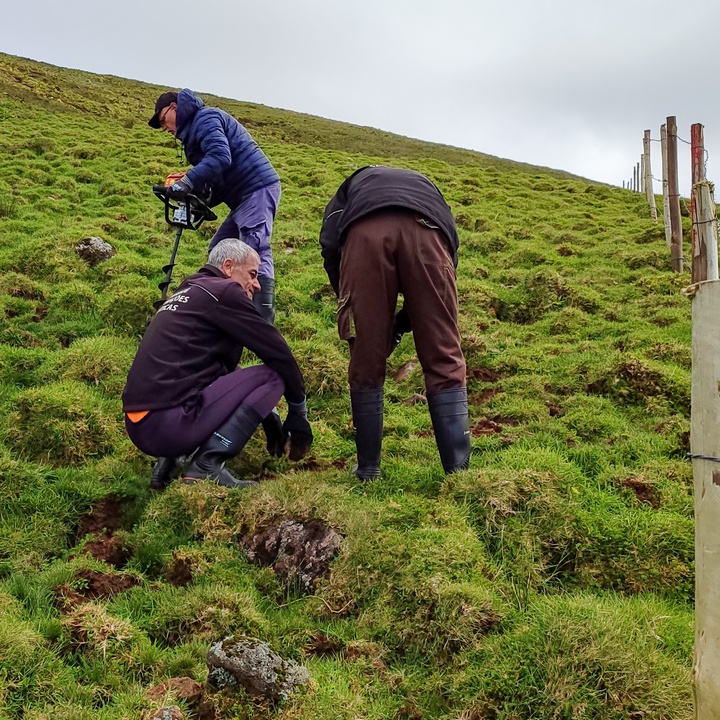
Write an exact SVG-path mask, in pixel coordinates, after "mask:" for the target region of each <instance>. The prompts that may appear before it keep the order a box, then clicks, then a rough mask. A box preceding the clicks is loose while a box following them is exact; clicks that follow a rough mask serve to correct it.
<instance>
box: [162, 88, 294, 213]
mask: <svg viewBox="0 0 720 720" xmlns="http://www.w3.org/2000/svg"><path fill="white" fill-rule="evenodd" d="M176 127H177V137H178V139H179V140H180V141H181V142H182V144H183V146H184V147H185V154H186V155H187V159H188V161H189V162H190V163H191V164H192V165H194V166H195V167H193V168H192V169H191V170H190V171H189V172H188V173H187V178H188V180H189V181H190V182H191V183H192V184H193V189H194V190H195V191H196V192H198V193H205V192H207V191H208V190H212V199H211V204H212V205H217V204H218V203H221V202H224V203H225V204H226V205H227V206H228V207H229V208H230V209H231V210H234V209H235V208H236V207H237V206H238V205H240V203H241V202H242V200H243V198H244V197H245V196H247V195H249V194H250V193H252V192H255V190H259V189H260V188H263V187H267V186H268V185H272V184H273V183H279V182H280V176H279V175H278V174H277V172H276V171H275V168H274V167H273V166H272V165H271V164H270V161H269V160H268V159H267V156H266V155H265V153H264V152H263V151H262V150H261V149H260V147H259V146H258V144H257V143H256V142H255V141H254V140H253V138H252V136H251V135H250V133H249V132H248V131H247V130H246V129H245V128H244V127H243V126H242V125H241V124H240V123H239V122H238V121H237V120H236V119H235V118H234V117H232V116H231V115H228V113H226V112H225V111H224V110H220V108H215V107H205V105H204V104H203V101H202V100H201V99H200V98H199V97H198V96H197V95H195V93H193V92H192V91H191V90H188V89H187V88H186V89H184V90H181V91H180V93H179V94H178V102H177V115H176Z"/></svg>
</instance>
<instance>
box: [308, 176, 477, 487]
mask: <svg viewBox="0 0 720 720" xmlns="http://www.w3.org/2000/svg"><path fill="white" fill-rule="evenodd" d="M320 244H321V246H322V255H323V258H324V260H325V270H326V271H327V274H328V278H329V280H330V283H331V284H332V286H333V288H334V289H335V293H336V295H337V296H338V331H339V334H340V338H341V339H343V340H347V342H348V343H349V346H350V366H349V373H348V374H349V381H350V401H351V405H352V414H353V424H354V426H355V443H356V446H357V457H358V464H357V467H356V468H355V469H354V472H355V474H356V475H357V476H358V477H359V478H360V479H362V480H368V479H372V478H375V477H379V476H380V451H381V446H382V427H383V386H384V382H385V366H386V359H387V357H388V355H389V354H390V353H391V352H392V351H393V349H394V348H395V347H396V346H397V344H398V343H399V342H400V338H401V336H402V334H403V333H405V332H410V331H412V332H413V335H414V338H415V348H416V350H417V354H418V358H419V360H420V364H421V365H422V369H423V372H424V375H425V388H426V393H427V399H428V406H429V409H430V417H431V419H432V424H433V428H434V430H435V440H436V442H437V446H438V450H439V452H440V459H441V461H442V465H443V468H444V469H445V472H446V473H451V472H454V471H456V470H460V469H465V468H467V467H468V463H469V460H470V431H469V421H468V408H467V389H466V386H465V358H464V356H463V352H462V350H461V348H460V332H459V330H458V324H457V315H458V300H457V289H456V280H455V268H456V267H457V249H458V234H457V229H456V227H455V221H454V219H453V216H452V213H451V211H450V208H449V207H448V205H447V203H446V202H445V200H444V198H443V196H442V194H441V193H440V191H439V190H438V189H437V187H435V185H434V184H433V183H432V182H431V181H430V180H429V179H428V178H427V177H425V176H424V175H421V174H420V173H418V172H414V171H412V170H400V169H397V168H390V167H382V166H370V167H364V168H361V169H360V170H358V171H357V172H355V173H354V174H353V175H351V176H350V177H349V178H347V179H346V180H345V182H343V183H342V185H341V186H340V188H339V189H338V191H337V193H336V194H335V196H334V197H333V199H332V200H331V201H330V203H329V204H328V206H327V208H326V209H325V215H324V219H323V225H322V228H321V230H320ZM398 293H401V294H402V295H403V298H404V304H403V307H402V309H401V310H400V311H399V312H397V314H396V304H397V298H398Z"/></svg>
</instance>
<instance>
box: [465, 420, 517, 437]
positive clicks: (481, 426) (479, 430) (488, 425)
mask: <svg viewBox="0 0 720 720" xmlns="http://www.w3.org/2000/svg"><path fill="white" fill-rule="evenodd" d="M517 424H518V423H517V420H513V419H512V418H505V417H502V416H500V415H496V416H494V417H491V418H489V417H488V418H483V419H482V420H480V421H479V422H477V423H475V425H473V426H472V427H471V428H470V432H471V434H472V436H473V437H480V436H481V435H495V434H498V433H501V432H502V431H503V430H504V428H505V427H506V426H509V427H515V426H516V425H517Z"/></svg>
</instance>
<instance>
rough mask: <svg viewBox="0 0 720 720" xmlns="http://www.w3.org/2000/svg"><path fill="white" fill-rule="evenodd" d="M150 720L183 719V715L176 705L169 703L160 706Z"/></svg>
mask: <svg viewBox="0 0 720 720" xmlns="http://www.w3.org/2000/svg"><path fill="white" fill-rule="evenodd" d="M150 720H185V715H184V714H183V711H182V710H181V709H180V708H179V707H178V706H177V705H169V706H168V707H164V708H160V710H158V711H157V712H156V713H155V714H154V715H153V716H152V717H151V718H150Z"/></svg>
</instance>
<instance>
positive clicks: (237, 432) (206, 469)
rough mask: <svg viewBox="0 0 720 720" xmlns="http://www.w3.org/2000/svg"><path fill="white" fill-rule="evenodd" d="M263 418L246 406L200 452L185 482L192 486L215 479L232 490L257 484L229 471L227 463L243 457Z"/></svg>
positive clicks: (209, 439)
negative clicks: (243, 451)
mask: <svg viewBox="0 0 720 720" xmlns="http://www.w3.org/2000/svg"><path fill="white" fill-rule="evenodd" d="M261 420H262V418H261V417H260V415H258V413H256V412H255V410H253V408H251V407H250V406H249V405H245V403H243V404H241V405H240V406H239V407H238V408H237V409H236V410H235V412H234V413H233V414H232V415H231V416H230V417H229V418H228V419H227V420H226V421H225V422H224V423H223V424H222V425H221V426H220V427H219V428H218V429H217V430H216V431H215V432H214V433H213V434H212V435H211V436H210V437H209V438H208V439H207V440H205V441H204V442H203V443H202V445H200V447H199V448H198V449H197V452H196V453H195V455H194V456H193V459H192V460H191V461H190V464H189V465H188V466H187V467H186V468H185V472H183V481H184V482H185V483H186V484H188V485H191V484H192V483H194V482H197V481H198V480H205V479H210V480H214V481H215V482H216V483H217V484H218V485H222V486H224V487H231V488H241V487H249V486H250V485H257V484H258V483H257V482H255V481H254V480H238V479H237V478H235V477H233V476H232V475H231V474H230V473H229V472H228V471H227V470H225V462H226V461H227V460H230V459H231V458H234V457H235V456H237V455H239V454H240V452H241V450H242V449H243V448H244V447H245V445H246V444H247V442H248V440H249V439H250V438H251V437H252V436H253V433H254V432H255V430H256V429H257V426H258V425H259V424H260V421H261Z"/></svg>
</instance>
